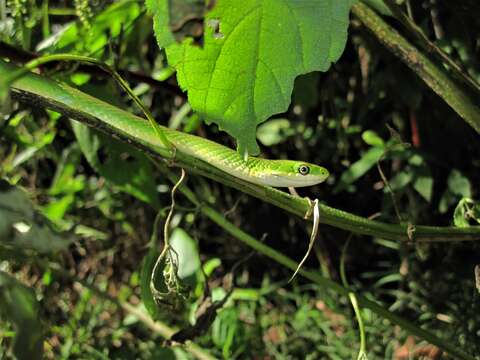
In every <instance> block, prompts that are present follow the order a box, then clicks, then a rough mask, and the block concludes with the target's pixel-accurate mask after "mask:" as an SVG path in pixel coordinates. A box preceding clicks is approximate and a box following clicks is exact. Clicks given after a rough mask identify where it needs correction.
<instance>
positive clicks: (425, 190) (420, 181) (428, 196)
mask: <svg viewBox="0 0 480 360" xmlns="http://www.w3.org/2000/svg"><path fill="white" fill-rule="evenodd" d="M413 188H414V189H415V190H417V192H418V193H419V194H420V195H422V197H423V198H424V199H425V200H426V201H428V202H430V200H432V194H433V179H432V177H431V176H420V177H418V178H417V179H416V180H415V182H414V183H413Z"/></svg>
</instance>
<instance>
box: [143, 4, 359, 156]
mask: <svg viewBox="0 0 480 360" xmlns="http://www.w3.org/2000/svg"><path fill="white" fill-rule="evenodd" d="M351 3H352V2H351V1H350V0H335V1H332V0H316V1H309V2H306V1H296V0H248V1H237V0H218V1H217V2H216V6H215V7H214V9H213V10H212V11H210V12H209V13H208V14H207V16H206V18H205V22H204V25H205V26H204V27H205V33H204V37H203V47H199V46H197V45H196V44H194V43H193V40H192V38H187V39H184V40H183V41H182V43H180V44H178V43H175V42H173V38H172V35H171V33H170V29H169V28H168V23H169V21H168V16H169V12H168V5H167V1H166V0H163V1H159V2H157V1H154V0H148V1H147V5H148V7H149V9H150V11H151V12H152V14H153V17H154V27H155V35H156V37H157V40H158V42H159V45H160V47H166V53H167V58H168V62H169V64H170V65H171V66H173V67H174V68H175V69H176V70H177V79H178V82H179V84H180V86H181V87H182V89H183V90H185V91H188V99H189V102H190V104H191V105H192V109H193V110H195V111H197V112H198V113H200V114H201V115H202V116H204V117H205V120H206V121H207V122H215V123H216V124H218V126H219V128H220V129H222V130H225V131H227V132H228V133H229V134H230V135H232V136H234V137H235V138H236V139H237V145H238V148H239V151H240V152H242V153H244V151H247V152H248V153H249V154H257V153H258V146H257V143H256V141H255V135H256V128H257V125H258V124H260V123H262V122H263V121H265V120H266V119H267V118H268V117H270V116H271V115H273V114H276V113H279V112H284V111H285V110H287V108H288V106H289V104H290V100H291V93H292V88H293V83H294V80H295V78H296V77H297V76H298V75H300V74H306V73H309V72H312V71H317V70H319V71H326V70H328V68H329V67H330V65H331V63H332V62H335V61H336V60H337V59H338V58H339V57H340V55H341V54H342V52H343V49H344V47H345V43H346V39H347V27H348V13H349V10H350V5H351Z"/></svg>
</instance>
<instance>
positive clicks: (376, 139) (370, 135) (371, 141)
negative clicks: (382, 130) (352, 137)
mask: <svg viewBox="0 0 480 360" xmlns="http://www.w3.org/2000/svg"><path fill="white" fill-rule="evenodd" d="M362 139H363V141H365V142H366V143H367V144H368V145H370V146H378V147H385V141H383V139H382V138H381V137H380V136H378V135H377V133H376V132H375V131H372V130H367V131H364V132H363V134H362Z"/></svg>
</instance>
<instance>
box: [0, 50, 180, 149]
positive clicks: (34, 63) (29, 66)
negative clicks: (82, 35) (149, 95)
mask: <svg viewBox="0 0 480 360" xmlns="http://www.w3.org/2000/svg"><path fill="white" fill-rule="evenodd" d="M54 61H76V62H80V63H84V64H90V65H95V66H97V67H99V68H101V69H102V70H104V71H106V72H107V73H109V74H110V75H111V76H112V77H113V78H114V79H115V81H117V83H118V84H119V85H120V86H121V87H122V89H123V90H125V92H126V93H127V94H128V95H129V96H130V97H131V98H132V100H133V101H134V102H135V104H137V106H138V107H139V108H140V109H141V110H142V112H143V113H144V115H145V117H146V118H147V120H148V122H149V123H150V125H151V126H152V128H153V129H154V131H155V133H156V134H157V136H158V138H159V139H160V141H161V142H162V144H163V145H164V146H165V147H166V148H167V149H173V145H172V144H171V143H170V141H168V139H167V137H166V136H165V134H164V133H163V131H162V129H161V128H160V126H158V124H157V122H156V121H155V119H154V117H153V114H152V113H151V112H150V110H149V109H148V108H147V107H146V106H145V105H144V104H143V102H142V101H141V100H140V99H139V98H138V96H137V95H135V93H134V92H133V90H132V89H131V88H130V85H128V83H127V82H126V81H125V80H124V79H123V78H122V77H121V76H120V74H119V73H118V72H117V71H116V70H115V69H114V68H113V67H111V66H110V65H108V64H107V63H105V62H103V61H101V60H98V59H95V58H92V57H89V56H83V55H73V54H54V55H46V56H42V57H39V58H36V59H33V60H31V61H29V62H28V63H26V64H25V65H24V66H23V67H21V68H18V69H17V70H16V71H13V72H12V73H10V74H8V75H7V76H6V77H5V79H4V85H2V86H7V87H8V86H11V85H12V84H14V83H15V81H17V80H18V79H20V78H22V77H23V76H25V75H27V74H28V73H30V71H32V70H34V69H37V68H38V67H40V66H42V65H44V64H47V63H50V62H54Z"/></svg>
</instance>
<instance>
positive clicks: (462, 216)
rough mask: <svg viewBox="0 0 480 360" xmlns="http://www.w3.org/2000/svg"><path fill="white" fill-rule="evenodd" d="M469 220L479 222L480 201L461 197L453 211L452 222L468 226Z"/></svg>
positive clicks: (460, 225) (456, 224)
mask: <svg viewBox="0 0 480 360" xmlns="http://www.w3.org/2000/svg"><path fill="white" fill-rule="evenodd" d="M470 220H473V221H475V222H476V224H477V225H478V224H480V203H478V202H475V201H473V200H472V199H469V198H463V199H461V200H460V201H459V202H458V204H457V206H456V207H455V211H454V212H453V223H454V224H455V226H458V227H468V226H470V225H471V224H470Z"/></svg>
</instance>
